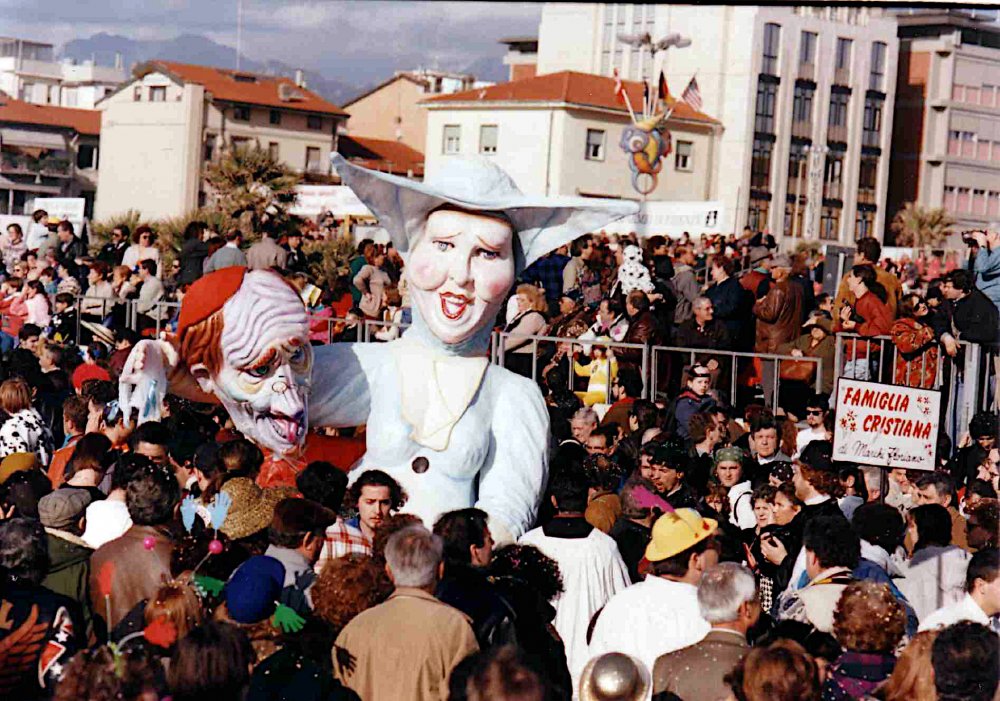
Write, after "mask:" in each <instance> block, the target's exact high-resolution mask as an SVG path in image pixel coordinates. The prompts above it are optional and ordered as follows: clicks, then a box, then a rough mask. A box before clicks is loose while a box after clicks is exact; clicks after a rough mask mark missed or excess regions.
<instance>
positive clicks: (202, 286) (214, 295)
mask: <svg viewBox="0 0 1000 701" xmlns="http://www.w3.org/2000/svg"><path fill="white" fill-rule="evenodd" d="M246 274H247V269H246V268H244V267H243V266H241V265H234V266H232V267H229V268H223V269H222V270H216V271H215V272H214V273H209V274H208V275H203V276H202V277H201V278H199V279H198V280H196V281H195V282H194V283H193V284H192V285H191V287H189V288H188V291H187V294H185V295H184V301H183V302H181V315H180V318H179V319H178V320H177V335H178V336H180V335H181V334H182V333H184V331H185V330H186V329H187V328H188V327H189V326H194V325H195V324H199V323H201V322H202V321H204V320H205V319H207V318H208V317H210V316H212V314H215V312H217V311H219V310H220V309H222V307H223V305H224V304H225V303H226V302H228V301H229V298H230V297H232V296H233V295H234V294H236V290H238V289H240V285H242V284H243V277H244V276H245V275H246Z"/></svg>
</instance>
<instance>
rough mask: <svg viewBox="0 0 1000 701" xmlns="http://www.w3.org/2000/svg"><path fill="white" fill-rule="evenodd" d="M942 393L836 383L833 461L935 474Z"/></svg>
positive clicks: (907, 388) (860, 382)
mask: <svg viewBox="0 0 1000 701" xmlns="http://www.w3.org/2000/svg"><path fill="white" fill-rule="evenodd" d="M940 409H941V393H940V392H938V391H936V390H931V389H916V388H914V387H900V386H897V385H883V384H880V383H878V382H862V381H860V380H848V379H845V378H840V381H839V385H838V387H837V416H836V422H835V424H834V429H833V459H834V460H844V461H846V462H856V463H862V464H865V465H881V466H883V467H905V468H906V469H908V470H933V469H934V462H935V456H936V454H937V438H938V420H939V418H940Z"/></svg>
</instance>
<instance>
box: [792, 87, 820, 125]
mask: <svg viewBox="0 0 1000 701" xmlns="http://www.w3.org/2000/svg"><path fill="white" fill-rule="evenodd" d="M815 92H816V90H815V88H812V87H810V86H807V85H799V84H796V86H795V99H794V102H793V103H792V120H793V121H796V122H804V123H806V124H808V123H809V122H811V121H812V108H813V95H814V94H815Z"/></svg>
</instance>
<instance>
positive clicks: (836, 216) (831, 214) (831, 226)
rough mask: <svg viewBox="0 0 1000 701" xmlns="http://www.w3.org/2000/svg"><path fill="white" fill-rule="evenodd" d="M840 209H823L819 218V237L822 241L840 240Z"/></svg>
mask: <svg viewBox="0 0 1000 701" xmlns="http://www.w3.org/2000/svg"><path fill="white" fill-rule="evenodd" d="M840 214H841V210H840V207H826V206H824V207H823V211H822V213H821V214H820V218H819V237H820V238H821V239H823V240H824V241H837V240H838V239H839V238H840Z"/></svg>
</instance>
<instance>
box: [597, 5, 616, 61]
mask: <svg viewBox="0 0 1000 701" xmlns="http://www.w3.org/2000/svg"><path fill="white" fill-rule="evenodd" d="M601 8H602V9H603V11H604V29H603V31H602V32H601V75H611V44H612V42H613V41H614V36H615V12H616V11H617V10H618V6H617V5H602V6H601Z"/></svg>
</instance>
